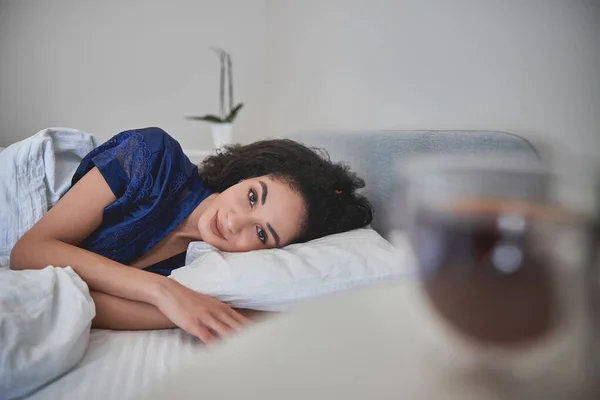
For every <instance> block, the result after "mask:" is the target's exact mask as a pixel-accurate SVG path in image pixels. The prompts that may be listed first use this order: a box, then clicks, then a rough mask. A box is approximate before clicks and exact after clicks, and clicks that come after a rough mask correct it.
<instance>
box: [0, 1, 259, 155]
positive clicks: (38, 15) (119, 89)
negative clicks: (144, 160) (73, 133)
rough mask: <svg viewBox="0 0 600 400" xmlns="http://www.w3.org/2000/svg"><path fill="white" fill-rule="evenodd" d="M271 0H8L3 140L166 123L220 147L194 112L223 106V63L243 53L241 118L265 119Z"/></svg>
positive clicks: (0, 6)
mask: <svg viewBox="0 0 600 400" xmlns="http://www.w3.org/2000/svg"><path fill="white" fill-rule="evenodd" d="M265 15H266V11H265V1H264V0H186V1H184V0H169V1H163V0H154V1H134V0H128V1H119V0H102V1H93V0H86V1H78V0H52V1H47V0H27V1H21V0H1V1H0V145H3V144H4V145H6V144H8V143H11V142H14V141H16V140H19V139H22V138H25V137H27V136H29V135H31V134H33V133H35V132H36V131H38V130H39V129H41V128H44V127H48V126H69V127H74V128H78V129H81V130H84V131H87V132H91V133H94V134H96V135H97V136H98V137H99V138H100V139H101V140H104V139H107V138H109V137H110V136H112V135H113V134H115V133H117V132H119V131H121V130H124V129H128V128H133V127H143V126H160V127H163V128H165V129H166V130H168V131H169V132H171V133H172V134H174V136H176V137H177V139H179V140H180V141H181V142H182V144H183V146H184V147H188V148H189V147H191V148H207V147H209V146H210V145H211V140H210V137H209V135H210V134H209V131H208V127H207V126H206V125H205V124H202V123H200V122H193V121H186V120H185V119H184V117H185V116H186V115H198V114H204V113H208V112H212V113H217V112H218V85H219V79H218V77H219V62H218V59H217V57H216V55H215V54H214V53H212V52H211V51H210V50H209V46H210V45H217V46H220V47H223V48H225V49H227V50H229V51H230V52H231V53H232V57H233V69H234V81H235V90H236V100H239V101H245V102H246V103H247V107H246V108H245V109H244V110H242V112H241V113H240V117H239V120H238V125H237V126H236V129H237V134H238V136H239V137H240V138H241V139H243V140H251V139H252V138H253V137H255V136H260V135H261V129H262V127H263V125H264V88H265V85H264V72H265V65H264V63H265V26H266V24H265Z"/></svg>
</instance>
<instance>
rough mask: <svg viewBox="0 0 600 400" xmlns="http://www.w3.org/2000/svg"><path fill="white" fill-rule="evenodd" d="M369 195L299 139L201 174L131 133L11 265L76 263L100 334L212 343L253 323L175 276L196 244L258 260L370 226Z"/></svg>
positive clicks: (242, 152) (81, 172)
mask: <svg viewBox="0 0 600 400" xmlns="http://www.w3.org/2000/svg"><path fill="white" fill-rule="evenodd" d="M363 186H364V181H363V180H362V179H360V178H358V177H357V176H356V175H355V174H353V173H351V172H350V171H349V170H348V168H347V167H345V166H343V165H341V164H334V163H332V162H331V161H329V159H328V158H327V157H326V156H322V155H320V154H319V153H317V152H316V151H314V150H311V149H309V148H307V147H305V146H303V145H301V144H299V143H297V142H294V141H291V140H284V139H280V140H267V141H260V142H256V143H253V144H249V145H246V146H240V145H235V146H229V147H225V148H224V149H221V150H220V152H219V153H218V154H217V155H213V156H210V157H208V158H207V159H205V160H204V162H203V163H202V165H201V168H200V171H198V168H197V167H196V166H195V165H193V164H192V163H191V162H190V161H189V159H188V158H187V157H186V156H185V155H184V153H183V151H182V149H181V146H180V145H179V143H178V142H177V141H176V140H175V139H173V138H172V137H170V136H169V135H168V134H167V133H166V132H164V131H163V130H161V129H159V128H146V129H139V130H130V131H125V132H122V133H120V134H118V135H116V136H115V137H113V138H112V139H110V140H109V141H108V142H106V143H104V144H103V145H101V146H99V147H98V148H97V149H95V150H93V151H92V152H91V153H90V154H88V155H87V156H86V157H85V158H84V159H83V161H82V162H81V164H80V165H79V167H78V169H77V171H76V172H75V175H74V177H73V181H72V187H71V189H70V190H69V191H68V192H67V193H66V194H65V195H64V196H63V198H62V199H61V200H60V201H59V202H58V203H57V204H56V205H55V206H54V207H53V208H52V209H51V210H50V211H48V213H47V214H46V215H45V216H44V217H43V218H42V219H41V220H40V221H39V222H38V223H37V224H36V225H35V226H33V228H31V230H29V231H28V232H27V233H26V234H25V235H23V237H22V238H21V239H20V240H19V241H18V242H17V244H16V245H15V246H14V248H13V250H12V252H11V260H10V262H11V268H12V269H33V268H44V267H46V266H47V265H59V266H67V265H68V266H71V267H72V268H73V269H74V270H75V271H76V272H77V273H78V275H79V276H80V277H81V278H82V279H83V280H84V281H85V282H86V283H87V284H88V286H89V288H90V291H91V295H92V297H93V299H94V302H95V304H96V318H95V319H94V321H93V326H95V327H101V328H108V329H160V328H170V327H175V326H179V327H180V328H182V329H184V330H186V331H187V332H189V333H190V334H192V335H195V336H197V337H198V338H200V339H201V340H202V341H204V342H208V341H210V340H212V339H214V336H215V335H226V334H227V333H229V332H231V331H232V330H235V329H237V328H239V327H240V326H241V325H243V324H245V323H246V322H247V319H246V318H245V317H244V316H242V315H241V314H239V313H238V312H236V311H235V310H233V309H231V308H230V307H229V306H227V305H226V304H223V303H221V302H219V301H217V300H215V299H213V298H211V297H208V296H205V295H203V294H201V293H196V292H194V291H192V290H190V289H188V288H186V287H185V286H183V285H181V284H179V283H178V282H176V281H174V280H172V279H168V278H167V277H166V276H168V275H169V274H170V273H171V271H172V270H173V269H175V268H178V267H181V266H183V264H184V260H185V251H186V249H187V246H188V245H189V243H190V242H192V241H198V240H202V241H204V242H206V243H208V244H210V245H212V246H214V247H216V248H218V249H220V250H223V251H230V252H238V251H250V250H256V249H267V248H274V247H282V246H286V245H288V244H290V243H297V242H303V241H307V240H311V239H314V238H318V237H322V236H325V235H328V234H332V233H338V232H343V231H347V230H351V229H355V228H359V227H363V226H365V225H367V224H368V223H370V221H371V219H372V209H371V206H370V204H369V203H368V201H367V200H366V199H365V198H364V197H363V196H361V195H358V194H356V192H355V191H356V189H358V188H361V187H363ZM132 267H133V268H132Z"/></svg>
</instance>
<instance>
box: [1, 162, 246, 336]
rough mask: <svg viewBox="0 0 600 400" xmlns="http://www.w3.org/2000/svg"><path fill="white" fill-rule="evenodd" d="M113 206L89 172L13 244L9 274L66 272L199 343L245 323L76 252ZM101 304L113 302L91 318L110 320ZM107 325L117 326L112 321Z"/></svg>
mask: <svg viewBox="0 0 600 400" xmlns="http://www.w3.org/2000/svg"><path fill="white" fill-rule="evenodd" d="M114 201H115V196H114V194H113V193H112V191H111V189H110V187H109V186H108V184H107V183H106V181H105V180H104V178H103V177H102V175H101V174H100V171H98V169H97V168H94V169H92V170H91V171H90V172H88V173H87V174H86V175H85V176H84V177H83V178H81V180H80V181H79V182H77V184H75V185H74V186H73V187H72V188H71V190H69V191H68V192H67V194H65V196H64V197H63V198H62V199H61V200H60V201H59V202H58V203H57V204H56V205H55V206H54V207H53V208H52V209H51V210H50V211H49V212H48V213H47V214H46V215H45V216H44V217H43V218H42V219H41V220H40V221H39V222H38V223H37V224H35V226H33V228H31V230H29V231H28V232H27V233H25V235H23V237H22V238H21V239H19V241H18V242H17V244H16V245H15V246H14V248H13V250H12V252H11V255H10V257H11V260H10V263H11V268H12V269H40V268H44V267H46V266H47V265H56V266H70V267H72V268H73V270H75V272H77V274H78V275H79V276H80V277H81V278H82V279H83V280H84V281H85V282H86V283H87V284H88V286H89V288H90V289H91V290H93V291H97V292H101V293H105V294H108V295H112V296H116V297H120V298H123V299H128V300H133V301H137V302H143V303H148V304H150V305H152V306H154V307H155V308H157V309H158V310H159V311H161V312H162V313H163V314H164V315H165V316H166V317H167V318H168V319H169V320H170V321H172V322H173V323H174V324H176V325H177V326H179V327H181V328H182V329H184V330H186V331H188V332H189V333H191V334H193V335H195V336H197V337H199V338H200V339H202V340H203V341H209V340H211V339H212V337H213V336H212V334H211V330H212V331H213V332H217V333H219V334H225V333H227V332H228V331H230V330H231V329H232V328H237V327H239V326H240V325H241V324H243V323H245V322H247V319H246V318H245V317H243V316H242V315H240V314H238V313H237V312H235V311H234V310H233V309H231V308H230V307H229V306H227V305H225V304H223V303H221V302H219V301H217V300H215V299H213V298H211V297H208V296H205V295H202V294H200V293H196V292H194V291H192V290H190V289H188V288H186V287H184V286H183V285H181V284H179V283H178V282H176V281H174V280H172V279H168V278H166V277H164V276H160V275H156V274H153V273H150V272H147V271H143V270H140V269H136V268H131V267H127V266H125V265H123V264H120V263H118V262H115V261H112V260H110V259H108V258H106V257H102V256H100V255H98V254H94V253H92V252H90V251H87V250H84V249H81V248H79V247H77V245H78V244H79V243H81V241H83V239H85V238H86V237H87V236H89V235H90V234H91V233H92V232H93V231H94V230H95V229H96V228H97V227H98V226H99V225H100V223H101V222H102V213H103V210H104V208H105V207H106V206H108V205H109V204H111V203H112V202H114ZM104 304H107V306H106V307H111V306H114V304H115V302H114V301H113V302H106V303H103V302H101V303H100V306H98V305H97V312H100V313H105V315H108V316H110V315H116V314H114V313H113V314H111V312H110V309H109V310H104V309H103V307H105V305H104ZM147 310H151V309H147ZM142 317H143V318H145V317H146V315H145V314H144V315H142ZM109 318H110V317H109ZM115 318H116V317H115ZM148 318H153V316H152V315H148ZM113 323H115V324H117V325H118V322H117V321H113ZM120 329H125V328H120Z"/></svg>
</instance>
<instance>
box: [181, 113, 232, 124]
mask: <svg viewBox="0 0 600 400" xmlns="http://www.w3.org/2000/svg"><path fill="white" fill-rule="evenodd" d="M187 119H191V120H194V121H205V122H215V123H217V124H222V123H224V122H225V121H224V120H222V119H221V118H220V117H217V116H216V115H213V114H207V115H203V116H201V117H187Z"/></svg>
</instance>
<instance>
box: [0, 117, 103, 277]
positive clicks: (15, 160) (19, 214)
mask: <svg viewBox="0 0 600 400" xmlns="http://www.w3.org/2000/svg"><path fill="white" fill-rule="evenodd" d="M94 147H96V139H95V138H94V137H93V136H92V135H90V134H88V133H84V132H81V131H78V130H76V129H70V128H48V129H44V130H42V131H39V132H38V133H36V134H35V135H33V136H31V137H29V138H27V139H24V140H21V141H20V142H17V143H14V144H12V145H10V146H8V147H7V148H5V149H4V150H2V152H1V153H0V204H1V206H0V268H1V267H2V266H5V267H7V266H8V259H9V254H10V250H11V249H12V247H13V246H14V244H15V243H16V241H17V240H18V239H19V238H20V237H21V236H22V235H23V234H24V233H25V232H26V231H27V230H29V228H31V227H32V226H33V225H34V224H35V223H36V222H37V221H38V220H39V219H40V218H41V217H42V216H43V215H44V214H45V213H46V211H48V209H50V207H52V206H53V205H54V204H55V203H56V202H57V201H58V199H59V198H60V197H61V196H62V195H63V194H64V193H65V192H66V191H67V189H68V188H69V186H70V184H71V177H72V176H73V172H74V171H75V169H76V168H77V166H78V165H79V162H80V161H81V159H82V158H83V157H84V156H85V155H86V154H87V153H89V152H90V151H91V150H92V149H93V148H94Z"/></svg>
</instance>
